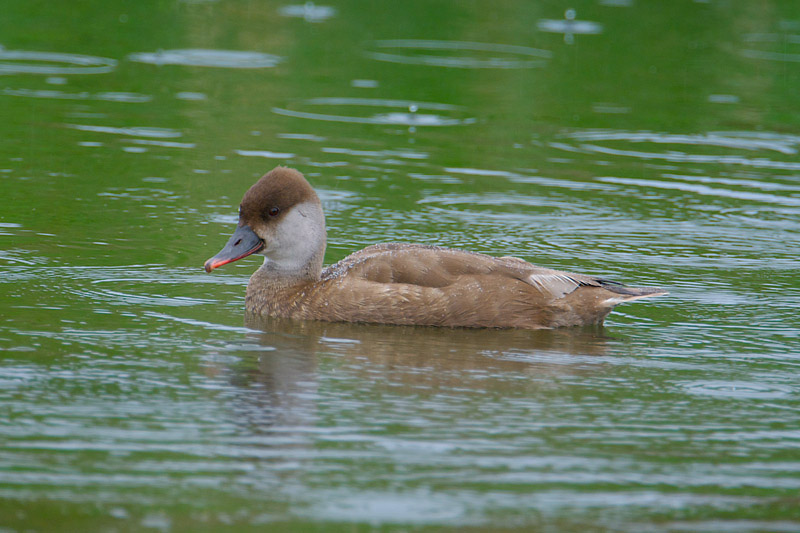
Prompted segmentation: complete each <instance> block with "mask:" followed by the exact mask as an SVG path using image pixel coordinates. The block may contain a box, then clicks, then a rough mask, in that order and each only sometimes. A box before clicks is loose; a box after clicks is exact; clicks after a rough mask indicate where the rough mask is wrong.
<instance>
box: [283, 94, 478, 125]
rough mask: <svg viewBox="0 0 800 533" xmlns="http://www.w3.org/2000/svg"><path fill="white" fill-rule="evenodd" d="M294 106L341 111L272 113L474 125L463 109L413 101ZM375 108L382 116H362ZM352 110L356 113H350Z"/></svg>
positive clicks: (331, 100) (359, 120) (329, 100)
mask: <svg viewBox="0 0 800 533" xmlns="http://www.w3.org/2000/svg"><path fill="white" fill-rule="evenodd" d="M298 105H300V106H301V107H302V106H311V107H314V108H315V107H317V106H324V107H331V108H333V109H335V110H339V109H341V110H342V111H340V112H339V113H337V114H332V113H319V112H314V111H303V110H296V109H285V108H280V107H273V108H272V112H273V113H276V114H278V115H285V116H289V117H295V118H308V119H312V120H322V121H328V122H349V123H356V124H384V125H398V126H455V125H463V124H474V123H475V119H474V118H469V117H464V116H463V108H461V107H458V106H454V105H451V104H439V103H431V102H415V101H410V100H386V99H379V98H375V99H371V98H311V99H309V100H303V101H302V102H299V103H298ZM376 107H377V108H384V109H385V111H384V112H382V113H373V114H371V115H366V114H364V109H366V110H371V109H373V108H376ZM420 110H422V111H438V112H441V113H418V111H420ZM354 111H356V112H358V113H360V114H358V113H354ZM350 113H352V114H350ZM444 113H447V114H444ZM448 115H450V116H448ZM452 115H455V116H452Z"/></svg>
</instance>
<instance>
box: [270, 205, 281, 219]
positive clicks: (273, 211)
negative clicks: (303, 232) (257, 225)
mask: <svg viewBox="0 0 800 533" xmlns="http://www.w3.org/2000/svg"><path fill="white" fill-rule="evenodd" d="M280 212H281V210H280V208H279V207H270V208H269V216H271V217H276V216H278V213H280Z"/></svg>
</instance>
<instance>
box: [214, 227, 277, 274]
mask: <svg viewBox="0 0 800 533" xmlns="http://www.w3.org/2000/svg"><path fill="white" fill-rule="evenodd" d="M263 247H264V241H262V240H261V239H260V238H259V237H258V235H256V234H255V232H254V231H253V230H252V229H250V226H247V225H244V226H239V227H238V228H236V231H234V232H233V235H231V238H230V239H228V243H227V244H226V245H225V247H224V248H223V249H222V250H220V252H219V253H218V254H217V255H215V256H214V257H212V258H211V259H209V260H208V261H206V264H205V267H206V272H211V271H212V270H214V269H215V268H217V267H221V266H222V265H227V264H228V263H233V262H234V261H238V260H239V259H241V258H242V257H247V256H248V255H250V254H254V253H256V252H258V251H260V250H261V249H262V248H263Z"/></svg>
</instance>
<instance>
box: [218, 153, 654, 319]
mask: <svg viewBox="0 0 800 533" xmlns="http://www.w3.org/2000/svg"><path fill="white" fill-rule="evenodd" d="M325 244H326V234H325V218H324V215H323V213H322V206H321V204H320V201H319V198H318V197H317V195H316V193H315V192H314V190H313V189H312V187H311V186H310V185H309V184H308V182H307V181H306V179H305V178H304V177H303V175H302V174H300V173H299V172H297V171H296V170H293V169H289V168H284V167H278V168H276V169H274V170H272V171H271V172H269V173H268V174H266V175H265V176H264V177H262V178H261V179H260V180H259V181H258V182H257V183H256V184H255V185H253V186H252V187H251V188H250V190H248V191H247V193H246V194H245V195H244V198H243V200H242V204H241V207H240V212H239V226H238V227H237V230H236V232H234V234H233V236H232V237H231V239H230V240H229V241H228V244H227V245H226V246H225V248H223V250H222V251H221V252H220V253H219V254H217V255H216V256H214V257H212V258H211V259H209V260H208V261H207V262H206V270H207V271H208V272H210V271H211V270H213V269H214V268H217V267H218V266H221V265H223V264H226V263H229V262H231V261H235V260H237V259H241V258H242V257H245V256H247V255H250V254H252V253H261V254H262V255H264V256H265V258H266V259H265V261H264V265H262V266H261V268H259V269H258V270H257V271H256V272H255V273H254V274H253V276H252V277H251V278H250V283H249V284H248V286H247V296H246V300H245V302H246V303H245V306H246V308H247V310H248V311H251V312H254V313H258V314H262V315H269V316H275V317H284V318H293V319H307V320H327V321H337V322H340V321H341V322H373V323H384V324H412V325H428V326H451V327H452V326H461V327H512V328H527V329H542V328H555V327H561V326H577V325H585V324H599V323H602V322H603V319H605V317H606V316H607V315H608V313H610V312H611V310H612V309H613V308H614V306H616V305H617V304H619V303H622V302H627V301H631V300H636V299H639V298H645V297H649V296H659V295H663V294H666V292H665V291H663V290H661V289H655V288H632V287H626V286H624V285H622V284H619V283H616V282H612V281H608V280H604V279H602V278H597V277H593V276H586V275H582V274H571V273H568V272H560V271H557V270H550V269H547V268H542V267H538V266H535V265H532V264H530V263H528V262H526V261H523V260H522V259H517V258H514V257H499V258H497V257H490V256H488V255H483V254H478V253H473V252H466V251H460V250H451V249H446V248H440V247H437V246H425V245H420V244H399V243H385V244H377V245H374V246H369V247H367V248H364V249H363V250H360V251H358V252H355V253H354V254H352V255H350V256H348V257H346V258H344V259H343V260H341V261H339V262H338V263H336V264H335V265H331V266H329V267H327V268H325V269H324V270H323V268H322V258H323V255H324V253H325Z"/></svg>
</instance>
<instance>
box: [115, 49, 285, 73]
mask: <svg viewBox="0 0 800 533" xmlns="http://www.w3.org/2000/svg"><path fill="white" fill-rule="evenodd" d="M128 59H130V60H131V61H136V62H139V63H150V64H152V65H184V66H192V67H219V68H245V69H251V68H270V67H274V66H276V65H277V64H278V63H280V62H281V61H282V59H283V58H281V57H279V56H276V55H272V54H263V53H261V52H242V51H236V50H202V49H184V50H159V51H158V52H140V53H136V54H131V55H129V56H128Z"/></svg>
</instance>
